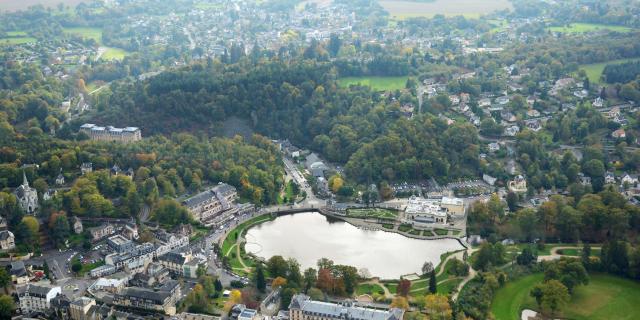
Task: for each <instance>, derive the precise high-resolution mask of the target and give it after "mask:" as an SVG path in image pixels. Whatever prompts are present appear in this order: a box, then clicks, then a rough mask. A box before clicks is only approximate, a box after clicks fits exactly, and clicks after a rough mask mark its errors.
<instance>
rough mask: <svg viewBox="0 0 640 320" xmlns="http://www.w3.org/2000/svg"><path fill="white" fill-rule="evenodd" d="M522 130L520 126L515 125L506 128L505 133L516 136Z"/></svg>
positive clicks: (508, 135)
mask: <svg viewBox="0 0 640 320" xmlns="http://www.w3.org/2000/svg"><path fill="white" fill-rule="evenodd" d="M519 132H520V127H518V126H516V125H513V126H510V127H506V128H505V129H504V135H505V136H507V137H515V136H516V135H517V134H518V133H519Z"/></svg>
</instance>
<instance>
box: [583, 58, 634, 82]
mask: <svg viewBox="0 0 640 320" xmlns="http://www.w3.org/2000/svg"><path fill="white" fill-rule="evenodd" d="M638 60H640V59H618V60H611V61H607V62H601V63H593V64H583V65H581V66H580V69H582V70H584V71H585V72H586V73H587V77H589V81H590V82H591V83H601V82H602V79H601V77H602V72H603V71H604V68H605V67H606V66H607V65H610V64H621V63H625V62H631V61H638Z"/></svg>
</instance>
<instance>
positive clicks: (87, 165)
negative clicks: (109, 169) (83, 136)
mask: <svg viewBox="0 0 640 320" xmlns="http://www.w3.org/2000/svg"><path fill="white" fill-rule="evenodd" d="M91 172H93V163H91V162H83V163H82V165H81V166H80V173H81V174H82V175H83V176H84V175H85V174H87V173H91Z"/></svg>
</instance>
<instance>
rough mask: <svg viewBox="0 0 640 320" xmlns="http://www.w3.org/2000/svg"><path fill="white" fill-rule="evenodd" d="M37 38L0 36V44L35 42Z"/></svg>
mask: <svg viewBox="0 0 640 320" xmlns="http://www.w3.org/2000/svg"><path fill="white" fill-rule="evenodd" d="M36 41H37V39H36V38H33V37H11V38H0V45H11V44H23V43H30V42H36Z"/></svg>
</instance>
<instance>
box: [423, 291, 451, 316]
mask: <svg viewBox="0 0 640 320" xmlns="http://www.w3.org/2000/svg"><path fill="white" fill-rule="evenodd" d="M424 308H425V310H426V311H427V313H428V314H429V319H432V320H451V319H452V317H453V311H452V310H451V305H449V300H448V299H447V297H445V296H442V295H439V294H429V295H427V296H425V297H424Z"/></svg>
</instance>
